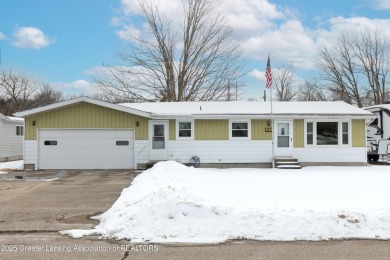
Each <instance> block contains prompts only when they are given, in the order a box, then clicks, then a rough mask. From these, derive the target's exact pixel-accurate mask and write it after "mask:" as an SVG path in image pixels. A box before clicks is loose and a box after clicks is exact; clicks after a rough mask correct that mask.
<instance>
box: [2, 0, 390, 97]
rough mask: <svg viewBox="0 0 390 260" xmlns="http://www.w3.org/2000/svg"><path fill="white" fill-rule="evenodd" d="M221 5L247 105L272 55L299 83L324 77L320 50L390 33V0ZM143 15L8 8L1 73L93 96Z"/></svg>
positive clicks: (43, 0) (98, 2) (112, 5)
mask: <svg viewBox="0 0 390 260" xmlns="http://www.w3.org/2000/svg"><path fill="white" fill-rule="evenodd" d="M144 1H149V0H144ZM158 1H159V3H160V5H161V7H162V10H163V11H162V12H163V13H164V14H165V15H167V16H169V17H176V16H175V14H176V13H177V12H178V11H179V10H180V9H179V8H180V5H179V3H180V0H158ZM220 1H221V8H222V9H223V10H224V12H225V13H226V17H227V18H228V20H229V21H230V22H231V25H232V27H233V29H234V30H235V33H234V38H235V40H236V41H237V42H238V43H239V44H240V45H241V47H242V49H243V55H244V58H245V60H246V63H247V66H246V71H247V72H248V75H247V76H246V78H245V84H246V87H245V89H244V90H245V91H246V94H245V97H256V98H260V96H261V95H260V94H259V93H262V91H263V89H264V69H265V63H266V58H267V54H268V53H271V63H272V67H273V69H277V67H278V66H280V65H282V64H291V65H293V68H294V72H295V74H296V77H297V79H298V81H299V80H302V79H306V78H307V79H310V77H312V76H313V75H314V76H315V75H316V73H317V72H316V69H315V66H314V61H315V59H316V55H317V52H318V48H319V47H321V46H323V45H324V44H326V45H327V46H330V45H332V44H334V42H335V39H336V38H337V35H338V34H339V33H340V32H342V31H354V30H357V29H358V28H363V27H368V28H375V29H378V30H380V31H381V32H383V34H386V35H387V34H389V33H390V0H374V1H372V0H371V1H369V0H356V1H352V0H338V1H333V0H330V1H307V0H306V1H305V0H275V1H272V0H220ZM138 15H139V11H137V0H56V1H53V0H34V1H31V0H4V1H2V2H1V4H0V49H1V65H0V66H1V68H14V69H18V70H21V71H23V72H26V73H28V74H31V75H33V76H36V77H37V78H40V79H42V80H44V81H46V82H48V83H50V84H52V85H53V87H55V88H56V89H60V90H62V91H64V92H65V93H86V94H89V93H91V92H92V91H93V84H92V79H91V75H96V73H98V71H99V68H100V66H101V65H102V64H103V63H105V64H110V65H117V64H118V63H119V60H118V58H117V52H118V50H120V49H121V48H123V47H124V46H126V42H127V40H128V39H126V35H128V34H142V30H140V29H139V26H140V19H139V16H138ZM173 19H175V18H173Z"/></svg>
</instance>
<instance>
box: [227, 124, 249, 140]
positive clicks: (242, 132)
mask: <svg viewBox="0 0 390 260" xmlns="http://www.w3.org/2000/svg"><path fill="white" fill-rule="evenodd" d="M249 138H250V121H230V139H232V140H240V139H249Z"/></svg>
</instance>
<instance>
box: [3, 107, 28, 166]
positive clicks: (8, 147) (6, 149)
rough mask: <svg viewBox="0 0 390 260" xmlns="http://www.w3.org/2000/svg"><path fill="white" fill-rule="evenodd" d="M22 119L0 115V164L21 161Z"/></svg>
mask: <svg viewBox="0 0 390 260" xmlns="http://www.w3.org/2000/svg"><path fill="white" fill-rule="evenodd" d="M23 128H24V120H23V118H16V117H8V116H4V115H2V114H0V162H5V161H13V160H21V159H23V132H24V131H23Z"/></svg>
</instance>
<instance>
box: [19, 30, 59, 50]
mask: <svg viewBox="0 0 390 260" xmlns="http://www.w3.org/2000/svg"><path fill="white" fill-rule="evenodd" d="M13 36H14V41H13V45H14V46H15V47H18V48H23V49H40V48H43V47H47V46H49V45H50V44H51V43H53V42H54V41H53V40H51V39H50V38H49V37H48V36H47V35H45V34H44V33H43V32H42V31H41V30H40V29H38V28H36V27H18V28H17V29H16V30H15V32H14V35H13Z"/></svg>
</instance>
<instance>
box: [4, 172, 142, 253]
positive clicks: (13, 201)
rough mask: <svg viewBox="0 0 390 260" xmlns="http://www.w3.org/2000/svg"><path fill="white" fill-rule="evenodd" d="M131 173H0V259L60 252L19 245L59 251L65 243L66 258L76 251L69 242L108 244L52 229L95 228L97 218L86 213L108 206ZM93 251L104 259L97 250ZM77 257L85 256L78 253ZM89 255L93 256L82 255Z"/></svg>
mask: <svg viewBox="0 0 390 260" xmlns="http://www.w3.org/2000/svg"><path fill="white" fill-rule="evenodd" d="M136 175H137V174H136V173H134V172H132V171H37V172H27V171H26V172H14V173H10V174H2V175H0V246H1V248H0V258H1V259H5V258H7V257H9V259H16V258H18V259H19V258H24V256H25V257H26V258H30V259H31V258H34V257H36V259H45V258H46V259H53V258H54V259H55V258H57V257H56V256H62V254H63V253H64V252H55V251H52V252H43V254H31V253H32V251H28V250H27V249H25V248H24V247H25V246H26V247H29V246H30V247H34V246H35V247H37V248H36V249H38V248H39V247H41V246H55V247H54V248H56V249H59V248H60V247H61V246H62V247H64V246H65V245H67V246H69V245H71V246H72V250H71V251H72V252H69V256H75V254H76V256H77V254H78V253H80V252H77V250H73V246H76V245H83V243H84V244H86V245H88V244H89V245H91V244H93V245H95V244H96V245H98V244H110V242H107V241H102V242H96V243H93V242H91V241H92V240H97V238H92V240H85V241H84V242H81V243H80V240H76V239H72V238H69V237H66V236H61V235H59V234H58V231H60V230H64V229H78V228H80V229H89V228H92V227H93V226H95V225H96V224H97V223H98V221H97V220H91V219H90V216H95V215H98V214H100V213H103V212H104V211H106V210H107V209H109V208H110V207H111V205H112V204H113V203H114V202H115V200H116V199H117V198H118V197H119V195H120V193H121V191H122V189H123V188H125V187H128V186H129V185H130V183H131V181H132V180H133V179H134V177H135V176H136ZM18 176H21V177H23V180H17V179H16V178H21V177H18ZM53 179H54V180H53ZM48 180H52V181H48ZM12 246H15V248H12ZM12 249H16V250H12ZM57 251H58V250H57ZM98 253H99V256H101V257H104V254H102V252H98ZM123 254H124V252H121V253H118V256H123ZM78 256H79V257H81V258H85V257H86V256H87V255H86V252H81V255H78ZM89 257H94V254H90V255H88V257H86V258H89ZM75 258H77V257H75Z"/></svg>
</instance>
